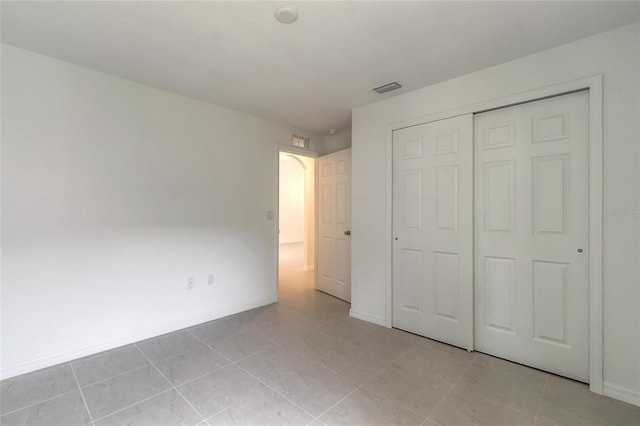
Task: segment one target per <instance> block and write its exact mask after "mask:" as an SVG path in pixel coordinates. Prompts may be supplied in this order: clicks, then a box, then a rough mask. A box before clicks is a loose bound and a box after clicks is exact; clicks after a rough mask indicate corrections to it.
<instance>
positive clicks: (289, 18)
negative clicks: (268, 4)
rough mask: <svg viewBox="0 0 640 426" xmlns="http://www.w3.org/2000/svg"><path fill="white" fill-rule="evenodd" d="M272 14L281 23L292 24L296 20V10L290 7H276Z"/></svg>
mask: <svg viewBox="0 0 640 426" xmlns="http://www.w3.org/2000/svg"><path fill="white" fill-rule="evenodd" d="M274 16H275V17H276V19H277V20H278V22H281V23H283V24H292V23H294V22H296V21H297V20H298V11H297V10H295V9H292V8H290V7H281V8H279V9H277V10H276V11H275V13H274Z"/></svg>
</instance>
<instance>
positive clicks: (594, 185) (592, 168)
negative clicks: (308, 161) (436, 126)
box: [384, 74, 603, 394]
mask: <svg viewBox="0 0 640 426" xmlns="http://www.w3.org/2000/svg"><path fill="white" fill-rule="evenodd" d="M602 81H603V76H602V74H596V75H592V76H588V77H585V78H581V79H578V80H572V81H567V82H562V83H559V84H555V85H552V86H547V87H532V88H531V89H530V90H527V91H523V92H519V93H514V94H512V95H508V96H502V97H498V98H494V99H488V100H486V101H483V102H478V103H475V104H469V105H465V106H461V107H459V108H454V109H450V110H447V111H442V112H438V113H434V114H428V115H424V116H420V117H415V118H412V119H409V120H404V121H398V122H393V123H389V124H388V125H387V126H386V142H387V143H386V155H387V157H386V160H387V161H386V162H387V164H386V192H385V194H386V202H385V204H386V211H385V215H386V220H385V222H386V223H385V227H386V230H385V231H386V233H385V237H386V246H385V259H386V261H385V268H386V270H385V318H384V325H385V326H386V327H392V326H393V320H392V306H393V304H392V299H391V298H392V297H393V294H392V270H391V269H392V262H393V256H392V253H393V243H392V239H393V221H392V209H393V206H392V199H393V182H392V177H393V168H392V167H393V146H392V143H393V131H394V130H398V129H402V128H405V127H410V126H416V125H419V124H424V123H429V122H433V121H438V120H443V119H446V118H452V117H457V116H460V115H465V114H474V113H479V112H483V111H487V110H491V109H496V108H504V107H508V106H512V105H516V104H521V103H525V102H532V101H536V100H540V99H544V98H548V97H552V96H558V95H563V94H567V93H571V92H576V91H580V90H585V89H586V90H589V192H590V195H589V388H590V390H591V391H592V392H595V393H598V394H602V393H603V383H602V364H603V348H602V347H603V343H602V215H603V210H602V135H603V133H602V100H603V94H602V84H603V83H602Z"/></svg>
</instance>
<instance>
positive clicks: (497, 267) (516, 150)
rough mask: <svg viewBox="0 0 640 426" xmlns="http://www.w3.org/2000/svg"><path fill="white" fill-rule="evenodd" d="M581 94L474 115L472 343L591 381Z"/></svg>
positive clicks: (584, 116) (585, 157)
mask: <svg viewBox="0 0 640 426" xmlns="http://www.w3.org/2000/svg"><path fill="white" fill-rule="evenodd" d="M588 114H589V111H588V92H586V91H583V92H578V93H573V94H569V95H564V96H559V97H555V98H550V99H545V100H540V101H536V102H531V103H527V104H523V105H518V106H514V107H509V108H504V109H499V110H495V111H490V112H486V113H482V114H477V115H476V116H475V123H474V127H475V147H476V149H475V154H474V156H475V166H474V167H475V173H474V174H475V176H474V183H475V206H476V208H475V225H474V228H475V247H474V251H475V346H476V349H477V350H479V351H481V352H486V353H489V354H492V355H496V356H499V357H502V358H506V359H509V360H512V361H516V362H519V363H523V364H527V365H531V366H533V367H537V368H540V369H543V370H547V371H551V372H553V373H557V374H560V375H563V376H567V377H571V378H573V379H577V380H581V381H588V380H589V359H588V321H589V317H588V303H589V302H588V293H589V279H588V253H587V252H586V251H587V248H588V235H589V218H588V210H589V185H588V182H589V173H588V143H589V134H588V128H589V127H588Z"/></svg>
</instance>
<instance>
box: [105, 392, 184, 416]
mask: <svg viewBox="0 0 640 426" xmlns="http://www.w3.org/2000/svg"><path fill="white" fill-rule="evenodd" d="M167 392H171V389H165V390H163V391H162V392H158V393H155V394H153V395H151V396H148V397H146V398H144V399H141V400H140V401H137V402H134V403H133V404H129V405H127V406H126V407H122V408H119V409H117V410H116V411H114V412H112V413H109V414H107V415H104V416H102V417H98V418H97V419H95V421H96V422H99V421H101V420H104V419H106V418H107V417H111V416H113V415H114V414H118V413H121V412H123V411H124V410H127V409H129V408H131V407H135V406H136V405H138V404H142V403H143V402H147V401H149V400H150V399H153V398H155V397H156V396H160V395H162V394H163V393H167Z"/></svg>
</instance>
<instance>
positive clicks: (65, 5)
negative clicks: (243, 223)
mask: <svg viewBox="0 0 640 426" xmlns="http://www.w3.org/2000/svg"><path fill="white" fill-rule="evenodd" d="M285 5H286V6H292V7H295V8H296V9H297V10H298V13H299V19H298V21H297V22H295V23H293V24H290V25H283V24H280V23H278V22H277V21H276V20H275V19H274V17H273V13H274V11H275V9H276V8H277V7H279V6H285ZM1 7H2V11H1V13H2V33H1V36H2V42H4V43H8V44H12V45H15V46H18V47H22V48H25V49H29V50H32V51H35V52H39V53H43V54H46V55H49V56H53V57H57V58H60V59H64V60H66V61H70V62H73V63H76V64H80V65H84V66H88V67H91V68H95V69H98V70H102V71H105V72H108V73H111V74H115V75H118V76H122V77H125V78H128V79H131V80H135V81H138V82H141V83H145V84H148V85H150V86H154V87H158V88H161V89H165V90H169V91H172V92H176V93H179V94H182V95H185V96H189V97H193V98H197V99H201V100H204V101H208V102H212V103H215V104H218V105H222V106H226V107H229V108H233V109H237V110H240V111H245V112H247V113H251V114H255V115H258V116H261V117H264V118H266V119H269V120H272V121H276V122H280V123H284V124H289V125H292V126H295V127H298V128H300V129H306V130H309V131H314V132H319V133H322V134H325V133H326V131H327V130H328V129H330V128H337V129H345V128H348V127H349V125H350V120H351V109H352V108H353V107H356V106H360V105H364V104H367V103H370V102H374V101H377V100H381V99H385V98H387V97H390V96H395V95H397V94H399V93H403V92H406V91H410V90H415V89H417V88H420V87H424V86H428V85H430V84H434V83H437V82H440V81H444V80H448V79H450V78H453V77H456V76H459V75H463V74H467V73H469V72H472V71H476V70H479V69H482V68H486V67H489V66H492V65H496V64H500V63H503V62H506V61H509V60H512V59H515V58H518V57H522V56H525V55H529V54H531V53H534V52H537V51H541V50H545V49H548V48H551V47H554V46H558V45H561V44H564V43H567V42H570V41H573V40H577V39H579V38H583V37H586V36H589V35H591V34H596V33H599V32H603V31H606V30H609V29H612V28H615V27H618V26H622V25H625V24H628V23H632V22H635V21H638V20H639V19H640V2H637V1H634V2H612V1H605V2H575V1H570V2H543V1H538V2H420V1H418V2H392V1H387V2H369V1H359V2H268V1H260V2H237V1H236V2H180V1H179V2H131V1H124V2H114V1H104V2H90V1H83V2H57V1H45V2H26V1H20V2H12V1H2V4H1ZM394 80H396V81H398V82H400V83H401V84H402V85H403V86H404V87H403V88H402V89H400V90H398V91H395V92H392V93H387V94H385V95H377V94H375V93H374V92H372V91H371V89H372V88H373V87H376V86H379V85H382V84H385V83H388V82H390V81H394Z"/></svg>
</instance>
